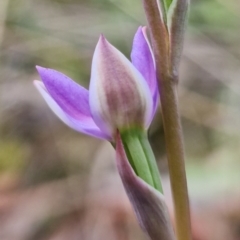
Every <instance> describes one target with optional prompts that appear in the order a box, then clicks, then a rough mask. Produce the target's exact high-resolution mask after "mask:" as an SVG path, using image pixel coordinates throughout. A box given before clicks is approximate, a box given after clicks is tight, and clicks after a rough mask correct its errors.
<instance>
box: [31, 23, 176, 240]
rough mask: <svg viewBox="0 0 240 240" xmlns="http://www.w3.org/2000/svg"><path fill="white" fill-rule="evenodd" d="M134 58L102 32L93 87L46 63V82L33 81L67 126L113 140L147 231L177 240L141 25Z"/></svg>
mask: <svg viewBox="0 0 240 240" xmlns="http://www.w3.org/2000/svg"><path fill="white" fill-rule="evenodd" d="M131 60H132V62H130V61H129V60H128V59H127V58H126V57H125V56H124V55H123V54H122V53H121V52H119V51H118V50H117V49H116V48H115V47H113V46H112V45H111V44H110V43H109V42H108V41H107V40H106V39H105V38H104V37H103V36H100V39H99V41H98V44H97V46H96V49H95V52H94V56H93V61H92V72H91V80H90V88H89V91H88V90H86V89H85V88H83V87H82V86H80V85H78V84H77V83H75V82H74V81H73V80H71V79H70V78H68V77H67V76H65V75H63V74H62V73H60V72H57V71H55V70H52V69H46V68H42V67H37V70H38V72H39V74H40V76H41V79H42V82H41V81H34V84H35V86H36V87H37V89H38V90H39V92H40V93H41V94H42V96H43V98H44V99H45V101H46V102H47V104H48V105H49V106H50V108H51V109H52V110H53V111H54V112H55V114H56V115H57V116H58V117H59V118H60V119H61V120H62V121H63V122H64V123H66V124H67V125H68V126H69V127H71V128H73V129H74V130H76V131H79V132H82V133H85V134H88V135H91V136H94V137H97V138H101V139H106V140H109V141H112V142H114V143H115V144H114V145H115V148H116V163H117V164H116V165H117V168H118V171H119V174H120V177H121V179H122V182H123V185H124V187H125V190H126V193H127V195H128V197H129V199H130V201H131V203H132V206H133V209H134V211H135V214H136V216H137V219H138V221H139V224H140V226H141V227H142V229H143V231H144V232H146V233H147V234H148V236H149V237H150V239H152V240H156V239H165V240H175V238H174V233H173V229H172V227H171V223H170V218H169V214H168V211H167V207H166V204H165V201H164V197H163V195H162V194H161V193H160V191H159V189H160V187H159V186H160V185H161V184H160V185H159V183H158V180H159V182H160V179H159V173H158V170H157V165H156V163H155V164H154V163H153V161H155V159H154V156H153V153H151V150H149V148H148V144H147V143H146V142H147V140H146V139H147V134H146V129H147V128H148V127H149V125H150V123H151V121H152V119H153V116H154V114H155V112H156V109H157V105H158V100H159V94H158V88H157V81H156V74H155V61H154V57H153V54H152V51H151V47H150V44H149V42H148V40H147V35H146V28H145V27H139V29H138V30H137V32H136V34H135V37H134V40H133V47H132V52H131ZM132 129H133V130H134V131H131V130H132ZM136 129H137V131H136ZM139 130H140V131H139ZM121 133H122V134H123V135H121ZM124 133H125V134H126V135H124ZM142 133H144V136H143V135H142ZM128 134H130V138H129V135H128ZM145 137H146V139H145ZM124 144H125V145H126V146H125V147H126V149H128V150H127V151H126V149H125V148H124ZM127 144H129V145H127ZM126 152H127V153H128V156H127V154H126ZM136 152H137V154H136ZM138 153H139V154H138ZM151 158H153V161H151ZM130 159H131V161H130ZM130 163H131V164H130ZM133 165H134V168H133ZM156 176H157V177H156ZM152 186H154V188H153V187H152ZM156 189H158V190H156ZM159 224H160V225H159Z"/></svg>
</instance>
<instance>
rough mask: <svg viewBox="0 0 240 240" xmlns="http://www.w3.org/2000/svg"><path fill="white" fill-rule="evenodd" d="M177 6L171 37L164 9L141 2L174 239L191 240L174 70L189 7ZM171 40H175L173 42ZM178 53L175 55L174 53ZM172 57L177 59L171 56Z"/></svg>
mask: <svg viewBox="0 0 240 240" xmlns="http://www.w3.org/2000/svg"><path fill="white" fill-rule="evenodd" d="M175 2H176V1H175ZM175 2H174V4H175ZM179 2H180V1H178V0H177V4H182V5H183V4H185V5H184V7H185V8H184V9H182V8H180V7H179V6H180V5H177V6H178V8H176V9H177V10H176V11H175V13H174V15H173V16H172V21H175V22H173V23H172V26H174V27H173V28H172V29H173V31H174V32H175V33H176V32H177V31H179V32H178V33H177V34H172V32H171V28H170V29H169V28H168V26H167V25H166V24H165V22H164V21H163V19H162V18H161V17H160V16H161V15H162V14H161V10H162V12H164V11H165V9H159V8H157V5H158V4H157V0H143V5H144V9H145V13H146V17H147V21H148V24H149V29H150V34H151V39H152V45H153V52H154V56H155V61H156V75H157V80H158V83H159V93H160V101H161V106H162V118H163V124H164V132H165V142H166V152H167V159H168V166H169V174H170V181H171V190H172V195H173V204H174V213H175V230H176V236H177V239H178V240H190V239H191V225H190V211H189V200H188V190H187V181H186V172H185V163H184V144H183V136H182V127H181V121H180V114H179V107H178V96H177V90H176V87H177V84H178V67H177V66H176V67H175V66H174V64H175V63H176V65H177V63H178V61H179V58H180V54H181V47H182V43H183V33H184V27H183V24H184V21H182V22H181V24H180V25H178V24H177V23H178V22H179V19H181V20H182V19H183V18H184V17H185V16H186V11H187V10H186V9H187V4H188V3H187V0H183V1H181V3H179ZM182 5H181V6H182ZM170 8H171V6H170ZM159 11H160V13H159ZM180 15H181V17H180V18H179V16H180ZM176 21H178V22H176ZM180 28H181V29H180ZM179 29H180V30H179ZM174 37H175V39H173V38H174ZM173 44H175V45H173ZM176 44H178V45H176ZM174 49H175V50H174ZM177 50H178V52H176V51H177ZM174 54H176V55H175V56H174Z"/></svg>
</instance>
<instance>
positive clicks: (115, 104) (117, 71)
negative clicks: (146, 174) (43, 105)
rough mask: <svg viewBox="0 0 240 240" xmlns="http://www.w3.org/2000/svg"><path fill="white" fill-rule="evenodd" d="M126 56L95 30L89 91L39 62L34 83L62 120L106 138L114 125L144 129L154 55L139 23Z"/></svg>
mask: <svg viewBox="0 0 240 240" xmlns="http://www.w3.org/2000/svg"><path fill="white" fill-rule="evenodd" d="M131 57H132V60H133V62H132V63H131V62H130V61H129V60H128V59H127V58H126V57H125V56H124V55H123V54H122V53H121V52H120V51H119V50H117V49H116V48H115V47H114V46H112V45H111V44H110V43H109V42H108V41H107V40H106V39H105V38H104V37H103V36H100V38H99V41H98V43H97V46H96V49H95V52H94V56H93V61H92V70H91V80H90V89H89V91H88V90H87V89H85V88H83V87H82V86H80V85H78V84H77V83H76V82H74V81H73V80H71V79H70V78H68V77H67V76H65V75H64V74H62V73H60V72H57V71H55V70H52V69H46V68H42V67H37V70H38V72H39V74H40V77H41V79H42V82H40V81H35V82H34V83H35V86H36V87H37V89H38V90H39V92H40V93H41V94H42V96H43V98H44V99H45V101H46V102H47V104H48V105H49V106H50V108H51V109H52V110H53V111H54V112H55V114H56V115H57V116H58V117H59V118H60V119H61V120H62V121H63V122H64V123H66V124H67V125H68V126H70V127H71V128H73V129H75V130H77V131H79V132H82V133H85V134H88V135H91V136H95V137H98V138H102V139H107V140H110V141H112V140H114V138H115V134H116V131H117V130H119V131H120V132H121V131H124V130H128V129H131V128H139V129H147V128H148V126H149V124H150V122H151V120H152V118H153V115H154V113H155V111H156V105H157V102H158V96H156V92H157V90H156V89H157V84H156V79H155V67H154V60H153V58H152V54H151V49H150V46H149V44H148V42H147V39H146V34H145V33H144V28H142V27H140V28H139V29H138V31H137V33H136V34H135V37H134V42H133V49H132V54H131ZM140 62H142V65H141V64H140ZM143 66H144V68H143ZM146 66H147V67H146ZM143 69H144V71H143Z"/></svg>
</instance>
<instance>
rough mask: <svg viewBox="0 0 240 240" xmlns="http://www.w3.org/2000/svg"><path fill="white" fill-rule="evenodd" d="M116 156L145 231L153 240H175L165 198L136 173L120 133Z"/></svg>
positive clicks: (122, 177)
mask: <svg viewBox="0 0 240 240" xmlns="http://www.w3.org/2000/svg"><path fill="white" fill-rule="evenodd" d="M116 155H117V156H116V161H117V168H118V172H119V174H120V177H121V179H122V182H123V185H124V188H125V190H126V193H127V195H128V198H129V200H130V202H131V204H132V206H133V209H134V212H135V214H136V217H137V219H138V222H139V224H140V226H141V228H142V229H143V231H144V232H145V233H146V234H147V235H148V236H149V237H150V239H152V240H156V239H159V240H175V236H174V232H173V227H172V224H171V220H170V216H169V212H168V209H167V206H166V204H165V200H164V196H163V195H162V194H161V193H160V192H158V191H157V190H155V189H154V188H152V187H151V186H150V185H148V184H147V183H145V182H144V181H143V180H142V179H140V178H139V177H138V176H137V175H136V174H135V173H134V171H133V169H132V167H131V165H130V164H129V162H128V159H127V156H126V153H125V150H124V147H123V143H122V140H121V137H120V134H119V133H118V134H117V136H116Z"/></svg>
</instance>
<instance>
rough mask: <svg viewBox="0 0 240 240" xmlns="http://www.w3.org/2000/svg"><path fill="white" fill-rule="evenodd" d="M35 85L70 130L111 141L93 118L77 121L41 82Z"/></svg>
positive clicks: (35, 82)
mask: <svg viewBox="0 0 240 240" xmlns="http://www.w3.org/2000/svg"><path fill="white" fill-rule="evenodd" d="M34 85H35V87H36V88H37V90H38V91H39V92H40V94H41V95H42V97H43V98H44V100H45V101H46V103H47V104H48V106H49V107H50V108H51V109H52V111H53V112H54V113H55V114H56V115H57V116H58V117H59V118H60V119H61V120H62V121H63V122H64V123H65V124H66V125H68V126H69V127H70V128H72V129H74V130H75V131H78V132H81V133H84V134H87V135H90V136H94V137H97V138H100V139H107V140H110V137H109V136H107V135H106V134H104V133H103V132H102V131H101V130H100V129H99V128H98V127H97V126H96V124H95V122H94V121H93V119H92V118H90V117H88V118H86V117H84V118H82V119H75V118H74V117H72V116H70V115H69V114H68V113H67V112H65V111H64V110H63V109H62V108H61V107H60V106H59V105H58V104H57V102H56V101H55V100H54V99H53V98H52V96H51V95H50V94H49V92H48V91H47V89H46V87H45V86H44V84H43V83H42V82H41V81H37V80H35V81H34Z"/></svg>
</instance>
